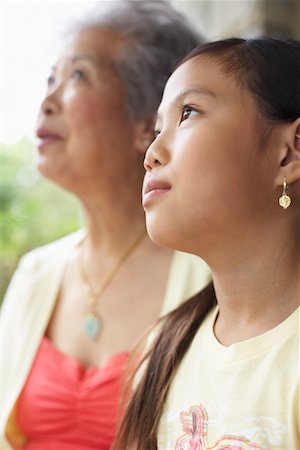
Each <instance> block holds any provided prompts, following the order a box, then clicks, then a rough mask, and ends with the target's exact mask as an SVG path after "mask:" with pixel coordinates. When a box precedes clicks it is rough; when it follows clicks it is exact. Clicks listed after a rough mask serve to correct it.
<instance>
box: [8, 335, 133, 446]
mask: <svg viewBox="0 0 300 450" xmlns="http://www.w3.org/2000/svg"><path fill="white" fill-rule="evenodd" d="M127 359H128V353H118V354H116V355H114V356H112V357H111V358H110V359H109V360H108V361H107V363H106V364H105V365H103V366H102V367H100V368H96V367H89V368H87V369H86V368H85V367H84V366H83V365H82V364H81V362H79V361H78V360H77V359H76V358H73V357H72V356H68V355H65V354H63V353H61V352H60V351H59V350H57V349H56V348H55V347H54V346H53V344H52V342H51V341H50V340H49V339H48V338H46V337H43V339H42V342H41V345H40V347H39V350H38V352H37V355H36V358H35V361H34V364H33V366H32V368H31V371H30V373H29V376H28V378H27V381H26V384H25V386H24V388H23V391H22V393H21V395H20V398H19V400H18V403H17V405H18V408H17V423H18V426H19V427H20V429H21V430H22V432H23V433H24V434H25V435H26V437H27V439H28V441H27V443H26V445H25V446H24V447H23V449H26V450H93V449H97V450H109V449H110V447H111V444H112V441H113V438H114V433H115V427H116V421H117V414H118V405H119V399H120V395H121V389H122V380H123V374H124V371H125V365H126V362H127Z"/></svg>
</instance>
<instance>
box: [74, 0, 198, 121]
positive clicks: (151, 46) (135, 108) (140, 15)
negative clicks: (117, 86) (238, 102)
mask: <svg viewBox="0 0 300 450" xmlns="http://www.w3.org/2000/svg"><path fill="white" fill-rule="evenodd" d="M101 3H102V6H100V8H99V5H98V8H99V9H98V10H97V9H95V10H93V9H92V11H90V14H89V16H88V17H86V18H85V20H83V21H82V22H81V23H80V24H79V26H80V28H81V29H82V28H88V27H101V28H102V27H105V28H113V29H115V30H117V32H118V33H120V35H121V37H124V41H125V42H126V44H125V45H124V50H123V52H122V53H121V54H120V56H119V57H118V60H117V61H115V67H116V70H117V73H118V75H119V77H120V79H121V81H122V82H123V84H124V86H125V90H126V93H127V108H128V114H129V116H130V117H131V118H133V119H143V118H147V117H151V116H153V115H154V114H155V112H156V110H157V108H158V105H159V103H160V100H161V97H162V92H163V89H164V86H165V84H166V81H167V79H168V78H169V76H170V75H171V73H172V71H173V70H174V68H175V66H176V64H177V63H178V62H179V61H180V60H181V59H182V58H183V57H184V56H185V55H186V54H187V53H189V52H190V51H191V50H192V49H193V48H194V47H196V46H197V45H199V44H200V43H203V42H204V39H203V37H202V36H201V35H200V33H198V32H197V31H196V30H195V29H194V28H193V26H192V25H191V24H190V23H189V21H188V20H187V18H186V17H185V16H184V15H183V14H181V13H180V12H178V11H176V10H174V9H173V8H172V7H171V5H170V4H169V3H168V2H167V1H164V0H152V1H143V0H122V1H118V2H117V1H114V2H101ZM103 3H105V6H104V8H103Z"/></svg>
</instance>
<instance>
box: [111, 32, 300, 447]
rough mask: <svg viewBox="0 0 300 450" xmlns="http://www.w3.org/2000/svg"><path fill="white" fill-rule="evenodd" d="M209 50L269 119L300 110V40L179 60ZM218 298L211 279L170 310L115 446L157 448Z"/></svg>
mask: <svg viewBox="0 0 300 450" xmlns="http://www.w3.org/2000/svg"><path fill="white" fill-rule="evenodd" d="M201 55H207V56H209V57H210V58H211V57H212V58H215V59H216V60H217V61H218V62H219V63H220V65H221V66H222V69H223V70H224V73H225V74H226V75H228V76H233V77H235V79H236V80H237V83H239V84H240V85H241V86H242V87H244V88H246V89H248V90H249V91H250V92H252V93H253V95H254V97H255V98H256V103H257V106H258V108H259V110H260V113H261V115H262V116H263V117H265V119H266V120H267V121H270V122H275V123H276V122H288V121H293V120H295V119H297V118H298V117H299V115H300V42H298V41H292V40H277V39H269V38H260V39H250V40H244V39H237V38H232V39H226V40H223V41H217V42H212V43H208V44H204V45H202V46H200V47H198V48H196V49H195V50H194V51H193V52H192V53H190V54H189V55H188V56H187V57H186V58H185V59H184V61H183V62H185V61H188V60H190V59H191V58H197V57H200V56H201ZM215 303H216V298H215V292H214V288H213V284H210V285H209V286H208V287H206V288H205V289H204V290H203V291H202V292H201V293H200V294H198V295H196V296H194V297H193V298H192V299H190V300H188V301H187V302H185V303H183V304H182V305H181V306H180V307H179V308H177V309H176V310H175V311H173V312H171V313H170V314H168V315H167V316H166V317H165V318H164V319H163V320H164V322H163V325H162V328H161V331H160V333H159V334H158V336H157V338H156V340H155V342H154V344H153V345H152V348H151V349H150V351H149V358H148V363H147V368H146V370H145V372H144V374H143V377H142V379H141V381H140V383H139V385H138V386H137V388H136V389H135V391H134V393H133V396H132V398H131V400H130V402H129V404H128V405H127V411H126V413H125V415H124V417H123V420H122V423H121V425H120V428H119V433H118V436H117V439H116V447H115V448H116V449H119V448H122V449H126V448H128V446H129V445H131V444H135V445H137V448H138V449H140V450H156V448H157V442H156V435H157V429H158V425H159V420H160V416H161V414H162V411H163V406H164V403H165V400H166V396H167V393H168V389H169V387H170V384H171V382H172V379H173V376H174V374H175V371H176V370H177V368H178V366H179V364H180V362H181V360H182V358H183V356H184V355H185V353H186V351H187V350H188V348H189V346H190V344H191V342H192V340H193V338H194V336H195V334H196V332H197V331H198V329H199V327H200V325H201V323H202V321H203V319H204V318H205V316H206V315H207V313H208V312H209V311H210V309H211V308H212V307H213V306H214V304H215Z"/></svg>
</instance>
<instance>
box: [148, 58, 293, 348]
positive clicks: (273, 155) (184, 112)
mask: <svg viewBox="0 0 300 450" xmlns="http://www.w3.org/2000/svg"><path fill="white" fill-rule="evenodd" d="M257 111H258V108H257V107H256V103H255V99H254V98H253V95H252V94H251V93H250V92H248V91H246V90H245V89H244V90H242V89H241V88H239V87H238V86H237V85H236V82H235V80H234V78H233V77H228V76H227V77H224V73H223V72H222V68H221V66H220V64H218V61H217V60H216V59H212V58H209V57H207V56H201V57H196V58H194V59H191V60H189V61H187V62H186V63H185V64H183V65H181V66H180V67H179V68H178V69H177V70H176V71H175V72H174V73H173V75H172V76H171V77H170V79H169V81H168V83H167V85H166V88H165V92H164V96H163V99H162V102H161V105H160V108H159V112H158V119H157V124H156V128H157V134H158V135H157V138H156V140H155V141H154V142H153V143H152V145H151V146H150V147H149V149H148V151H147V153H146V157H145V163H144V164H145V168H146V170H147V173H146V176H145V182H144V195H143V205H144V209H145V211H146V221H147V229H148V232H149V235H150V236H151V238H152V239H153V240H154V241H155V242H156V243H158V244H159V245H163V246H166V247H169V248H176V249H179V250H182V251H188V252H191V253H195V254H197V255H199V256H201V257H202V258H203V259H204V260H206V262H207V263H208V264H209V265H210V267H211V268H212V271H213V279H214V285H215V289H216V295H217V299H218V303H219V307H220V312H219V315H218V318H217V321H216V323H215V334H216V337H217V338H218V340H219V341H220V342H221V343H222V344H224V345H231V344H233V343H235V342H238V341H241V340H244V339H248V338H251V337H254V336H256V335H258V334H261V333H263V332H265V331H267V330H269V329H271V328H273V327H274V326H276V325H278V324H279V323H280V322H281V321H283V320H284V319H285V318H287V317H288V316H289V315H290V314H291V313H292V312H293V311H294V310H295V309H296V308H297V306H299V292H300V258H299V255H300V236H299V225H300V216H299V200H298V199H299V198H300V182H299V180H300V142H299V139H297V138H296V134H297V133H299V130H300V119H297V120H296V121H294V122H292V123H288V124H278V125H274V126H271V125H266V121H265V120H264V121H263V120H262V117H260V115H259V113H258V112H257ZM263 123H264V124H265V125H261V124H263ZM267 131H268V133H269V135H268V136H269V137H268V140H267V142H266V141H265V140H263V139H262V137H263V134H265V132H267ZM263 142H264V145H262V143H263ZM284 176H286V178H287V180H288V183H289V189H290V190H289V193H290V195H291V196H292V201H293V203H292V206H291V207H290V208H289V209H288V210H286V211H284V210H283V209H282V208H280V207H279V206H278V198H279V197H280V195H281V192H282V182H283V177H284ZM158 182H161V183H163V184H162V185H159V184H157V183H158ZM149 183H150V184H149ZM155 183H156V185H157V187H162V189H158V190H155ZM149 189H150V192H148V191H149ZM232 323H234V324H235V326H234V327H232Z"/></svg>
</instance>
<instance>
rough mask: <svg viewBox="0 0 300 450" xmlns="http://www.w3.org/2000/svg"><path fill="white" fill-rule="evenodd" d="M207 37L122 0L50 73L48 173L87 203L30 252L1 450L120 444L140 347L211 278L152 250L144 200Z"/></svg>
mask: <svg viewBox="0 0 300 450" xmlns="http://www.w3.org/2000/svg"><path fill="white" fill-rule="evenodd" d="M200 40H201V38H200V37H199V36H198V35H197V33H196V32H195V31H193V30H192V28H191V27H190V25H189V24H188V23H187V22H186V20H185V18H184V17H183V16H182V15H181V14H179V13H178V12H175V11H174V10H173V9H172V8H170V6H169V5H168V4H166V3H164V2H153V3H151V2H127V1H125V2H124V1H123V2H122V3H121V4H118V5H117V7H116V4H115V3H112V4H111V6H110V9H108V10H107V11H105V12H101V14H100V15H99V14H96V13H95V14H93V17H91V18H89V19H88V20H87V21H86V22H84V23H83V24H81V25H80V26H79V27H77V28H76V30H74V32H72V34H71V36H70V39H69V41H68V42H67V45H66V47H65V50H64V51H63V53H62V54H61V56H60V58H59V59H58V61H57V63H56V65H55V67H54V69H53V72H52V73H51V76H50V78H49V82H48V91H47V95H46V97H45V99H44V101H43V103H42V105H41V108H40V112H39V116H38V124H37V137H38V158H37V166H38V169H39V171H40V172H41V173H42V174H43V175H44V176H45V177H47V178H49V179H51V180H52V181H53V182H55V183H57V184H59V185H60V186H62V187H63V188H65V189H67V190H69V191H71V192H73V193H74V194H75V195H76V196H77V197H78V198H79V199H80V201H81V203H82V205H83V208H84V212H85V217H86V229H85V231H79V232H77V233H75V234H72V235H70V236H68V237H65V238H63V239H61V240H59V241H57V242H55V243H52V244H50V245H46V246H44V247H42V248H39V249H37V250H34V251H33V252H31V253H30V254H28V255H26V256H25V257H23V258H22V260H21V262H20V265H19V268H18V270H17V272H16V274H15V276H14V278H13V280H12V282H11V285H10V287H9V290H8V293H7V295H6V299H5V302H4V306H3V309H2V326H1V332H2V337H1V343H2V346H3V357H2V358H3V360H2V367H4V373H3V380H2V393H1V395H2V399H1V402H2V405H1V450H3V449H5V448H14V449H16V448H18V449H19V448H21V449H26V450H38V449H39V450H41V449H43V450H54V449H56V450H69V449H72V450H90V449H95V448H97V449H98V450H106V449H109V448H110V446H111V443H112V440H113V437H114V432H115V425H116V420H117V409H118V403H119V398H120V392H121V385H122V377H123V375H124V370H125V365H126V361H127V359H128V353H129V351H130V350H131V349H132V347H133V346H134V344H135V343H136V341H137V340H138V338H139V337H140V336H141V334H142V333H143V331H144V330H145V329H147V328H148V327H149V326H150V324H151V323H152V322H153V321H154V320H155V319H156V318H157V317H158V316H159V315H160V314H161V313H162V312H166V311H167V310H168V309H170V307H174V306H176V304H178V303H180V302H182V301H183V300H184V299H186V298H187V297H189V296H191V295H193V294H194V293H195V292H196V291H198V290H199V289H200V288H202V286H203V285H204V284H206V282H207V280H208V277H209V272H208V270H207V266H205V265H204V263H203V262H202V261H201V260H200V259H199V258H196V257H190V256H187V255H186V254H183V253H173V252H172V251H170V250H166V249H162V248H159V247H157V246H156V245H155V244H153V243H152V242H151V241H150V239H149V238H148V237H147V236H146V232H145V226H144V213H143V210H142V207H141V200H140V195H141V186H142V179H143V175H144V170H143V166H142V161H143V156H144V153H145V151H146V149H147V147H148V145H149V143H150V142H151V140H152V138H153V122H154V116H155V111H156V108H157V106H158V104H159V101H160V98H161V94H162V90H163V87H164V84H165V81H166V79H167V78H168V76H169V75H170V73H171V72H172V69H173V68H174V65H175V64H176V63H177V61H178V60H179V59H180V58H181V57H182V56H183V55H184V54H186V53H187V52H188V51H189V50H190V49H191V48H193V47H194V46H196V45H197V44H198V43H199V41H200ZM159 188H160V187H158V189H159ZM170 299H172V304H170Z"/></svg>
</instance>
